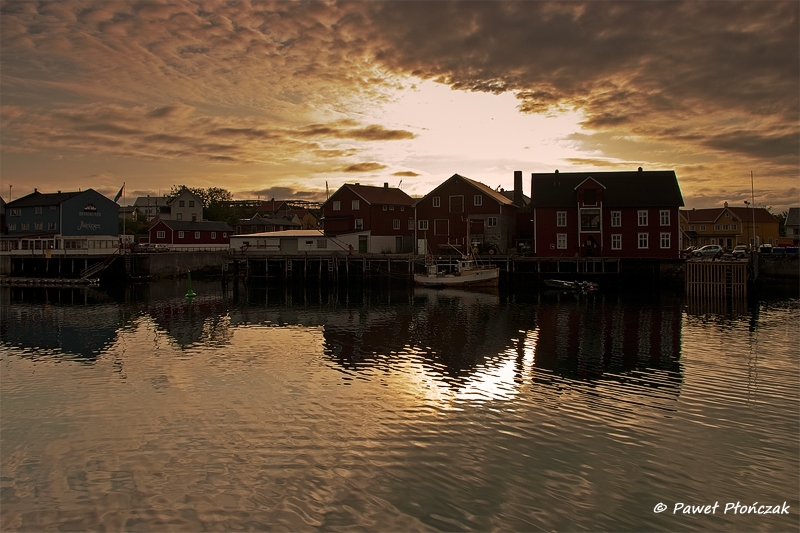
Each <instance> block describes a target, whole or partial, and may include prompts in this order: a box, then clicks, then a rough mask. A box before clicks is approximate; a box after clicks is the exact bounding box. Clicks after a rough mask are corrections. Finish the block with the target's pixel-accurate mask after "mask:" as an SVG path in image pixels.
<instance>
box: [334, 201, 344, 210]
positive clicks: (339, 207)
mask: <svg viewBox="0 0 800 533" xmlns="http://www.w3.org/2000/svg"><path fill="white" fill-rule="evenodd" d="M333 210H334V211H341V210H342V202H340V201H339V200H334V201H333Z"/></svg>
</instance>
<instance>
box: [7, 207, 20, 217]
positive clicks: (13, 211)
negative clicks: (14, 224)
mask: <svg viewBox="0 0 800 533" xmlns="http://www.w3.org/2000/svg"><path fill="white" fill-rule="evenodd" d="M8 216H10V217H21V216H22V208H20V207H12V208H11V209H9V210H8Z"/></svg>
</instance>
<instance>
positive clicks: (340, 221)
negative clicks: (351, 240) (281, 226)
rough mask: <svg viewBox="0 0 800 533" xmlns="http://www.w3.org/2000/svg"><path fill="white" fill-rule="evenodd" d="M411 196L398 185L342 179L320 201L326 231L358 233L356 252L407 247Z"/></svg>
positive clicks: (411, 223) (411, 218)
mask: <svg viewBox="0 0 800 533" xmlns="http://www.w3.org/2000/svg"><path fill="white" fill-rule="evenodd" d="M413 205H414V199H413V198H411V197H410V196H409V195H408V194H406V193H404V192H403V191H402V190H400V189H394V188H390V187H389V184H388V183H384V184H383V187H375V186H371V185H360V184H358V183H355V184H349V183H345V184H344V185H342V186H341V187H340V188H339V190H337V191H336V192H335V193H333V195H331V197H330V198H328V200H327V201H326V202H325V203H324V204H322V225H323V228H324V230H325V234H326V235H340V234H343V233H361V234H362V235H361V236H360V237H359V246H358V248H359V249H358V251H359V252H360V253H381V252H390V253H399V252H405V251H410V250H411V248H412V245H413V238H414V209H413Z"/></svg>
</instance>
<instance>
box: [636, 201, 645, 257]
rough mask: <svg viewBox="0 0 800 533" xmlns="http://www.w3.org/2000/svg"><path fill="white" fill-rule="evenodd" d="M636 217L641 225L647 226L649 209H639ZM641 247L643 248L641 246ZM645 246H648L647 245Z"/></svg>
mask: <svg viewBox="0 0 800 533" xmlns="http://www.w3.org/2000/svg"><path fill="white" fill-rule="evenodd" d="M636 219H637V220H638V221H639V225H640V226H647V210H646V209H640V210H639V211H637V212H636ZM639 248H641V246H640V247H639ZM645 248H647V247H646V246H645Z"/></svg>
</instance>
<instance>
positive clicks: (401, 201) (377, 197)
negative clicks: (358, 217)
mask: <svg viewBox="0 0 800 533" xmlns="http://www.w3.org/2000/svg"><path fill="white" fill-rule="evenodd" d="M345 188H347V189H350V190H351V191H353V193H355V194H356V195H357V196H358V197H359V198H361V199H362V200H364V201H365V202H367V203H368V204H370V205H382V204H387V205H407V206H412V205H414V199H413V198H411V197H410V196H409V195H408V194H406V193H405V192H403V190H402V189H397V188H390V187H387V186H383V187H375V186H373V185H361V184H358V183H353V184H351V183H345V184H344V185H342V187H341V188H340V190H341V189H345ZM337 192H338V191H337ZM333 196H336V193H334V195H333ZM333 196H331V198H333ZM325 203H327V202H325Z"/></svg>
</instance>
